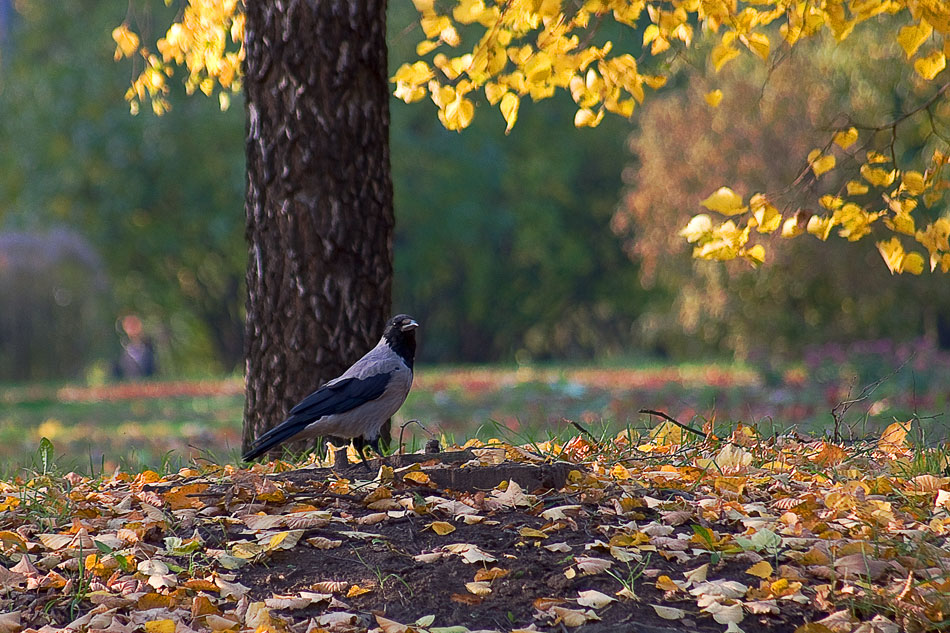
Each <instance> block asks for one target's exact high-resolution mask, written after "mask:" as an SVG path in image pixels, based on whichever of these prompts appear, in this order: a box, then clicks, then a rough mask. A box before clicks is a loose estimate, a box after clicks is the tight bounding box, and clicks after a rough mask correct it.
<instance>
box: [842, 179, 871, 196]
mask: <svg viewBox="0 0 950 633" xmlns="http://www.w3.org/2000/svg"><path fill="white" fill-rule="evenodd" d="M847 189H848V195H849V196H860V195H863V194H865V193H867V192H868V186H867V185H865V184H863V183H860V182H858V181H857V180H850V181H848V185H847Z"/></svg>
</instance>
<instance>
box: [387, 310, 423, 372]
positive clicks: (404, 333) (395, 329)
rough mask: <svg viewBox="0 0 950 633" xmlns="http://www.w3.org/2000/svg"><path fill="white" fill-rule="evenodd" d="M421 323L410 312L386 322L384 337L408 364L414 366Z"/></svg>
mask: <svg viewBox="0 0 950 633" xmlns="http://www.w3.org/2000/svg"><path fill="white" fill-rule="evenodd" d="M417 327H419V324H418V323H417V322H416V320H415V319H413V318H412V317H411V316H409V315H408V314H397V315H396V316H394V317H393V318H391V319H389V321H388V322H387V323H386V329H385V330H384V331H383V338H384V339H386V343H388V344H389V347H391V348H392V350H393V351H394V352H396V353H397V354H399V356H401V357H402V359H403V360H404V361H405V362H406V364H407V365H409V366H410V367H412V361H413V359H414V358H415V356H416V328H417Z"/></svg>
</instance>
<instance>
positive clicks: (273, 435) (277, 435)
mask: <svg viewBox="0 0 950 633" xmlns="http://www.w3.org/2000/svg"><path fill="white" fill-rule="evenodd" d="M312 421H313V420H312V419H309V418H308V419H302V418H300V417H298V416H295V415H293V416H290V417H289V418H287V419H286V420H284V421H283V422H281V423H280V424H278V425H277V426H275V427H274V428H272V429H271V430H269V431H267V432H266V433H264V435H262V436H260V437H259V438H257V440H256V441H255V442H254V445H253V446H252V447H251V448H250V450H248V451H247V452H246V453H244V454H243V455H242V456H241V459H243V460H244V461H246V462H249V461H251V460H254V459H257V458H258V457H260V456H261V455H263V454H264V453H267V452H268V451H270V450H271V449H273V448H276V447H278V446H280V445H281V444H283V443H284V442H286V441H287V440H289V439H291V438H292V437H293V436H295V435H297V434H298V433H300V432H301V431H303V430H304V429H306V428H307V425H308V424H310V422H312Z"/></svg>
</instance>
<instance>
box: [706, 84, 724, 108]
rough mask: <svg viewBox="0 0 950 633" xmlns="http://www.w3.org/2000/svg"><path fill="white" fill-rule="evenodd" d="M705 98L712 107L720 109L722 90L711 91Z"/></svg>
mask: <svg viewBox="0 0 950 633" xmlns="http://www.w3.org/2000/svg"><path fill="white" fill-rule="evenodd" d="M703 98H704V99H705V100H706V103H708V104H709V106H710V107H712V108H718V107H719V103H720V102H721V101H722V90H719V89H718V88H717V89H715V90H710V91H709V92H707V93H706V94H705V95H703Z"/></svg>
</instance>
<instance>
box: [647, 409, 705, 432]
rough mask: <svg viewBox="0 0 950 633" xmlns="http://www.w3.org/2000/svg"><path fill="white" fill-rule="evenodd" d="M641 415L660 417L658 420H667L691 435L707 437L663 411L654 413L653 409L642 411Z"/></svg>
mask: <svg viewBox="0 0 950 633" xmlns="http://www.w3.org/2000/svg"><path fill="white" fill-rule="evenodd" d="M640 413H646V414H647V415H654V416H656V417H658V418H663V419H664V420H666V421H667V422H671V423H672V424H675V425H676V426H678V427H680V428H681V429H683V430H684V431H689V432H690V433H695V434H696V435H698V436H699V437H702V438H705V437H706V434H705V433H703V432H702V431H700V430H699V429H696V428H693V427H691V426H690V425H688V424H683V423H682V422H680V421H679V420H676V419H674V418H672V417H670V416H669V415H668V414H666V413H663V412H662V411H654V410H653V409H640Z"/></svg>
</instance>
